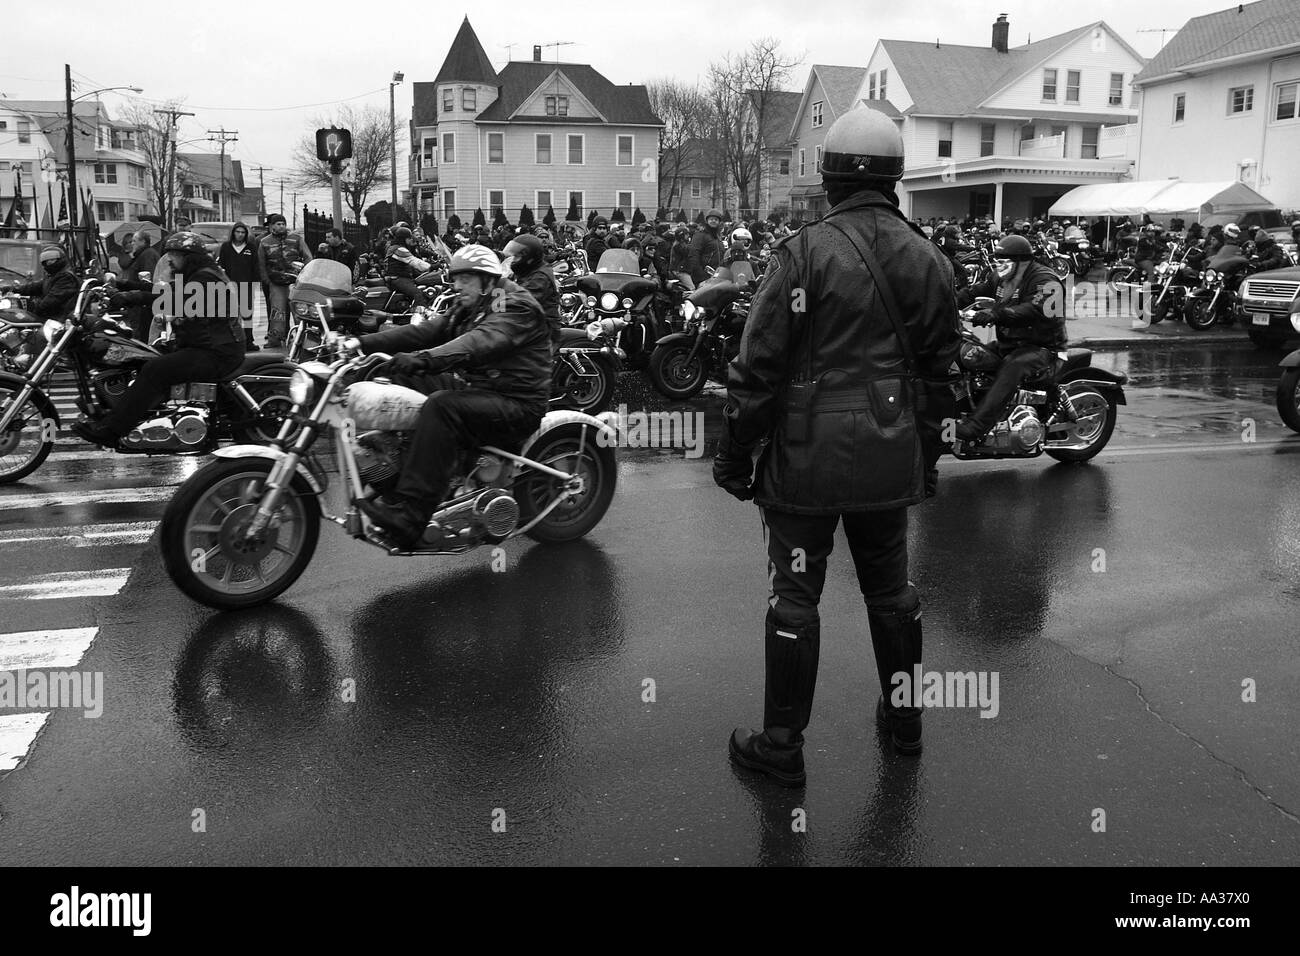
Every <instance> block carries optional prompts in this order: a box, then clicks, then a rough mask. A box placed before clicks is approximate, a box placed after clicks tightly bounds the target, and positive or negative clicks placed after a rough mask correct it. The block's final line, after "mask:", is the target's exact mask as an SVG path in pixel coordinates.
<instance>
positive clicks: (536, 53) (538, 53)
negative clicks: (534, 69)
mask: <svg viewBox="0 0 1300 956" xmlns="http://www.w3.org/2000/svg"><path fill="white" fill-rule="evenodd" d="M533 62H534V63H541V62H542V48H541V47H540V46H534V47H533Z"/></svg>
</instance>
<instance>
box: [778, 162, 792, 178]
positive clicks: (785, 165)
mask: <svg viewBox="0 0 1300 956" xmlns="http://www.w3.org/2000/svg"><path fill="white" fill-rule="evenodd" d="M779 171H780V174H781V175H782V176H789V175H790V160H788V159H783V160H781V162H780V164H779Z"/></svg>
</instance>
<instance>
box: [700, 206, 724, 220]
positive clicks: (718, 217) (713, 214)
mask: <svg viewBox="0 0 1300 956" xmlns="http://www.w3.org/2000/svg"><path fill="white" fill-rule="evenodd" d="M710 219H716V220H718V221H719V222H721V221H722V213H720V212H718V210H716V209H710V210H709V211H708V212H706V213H705V214H704V221H705V222H708V221H709V220H710Z"/></svg>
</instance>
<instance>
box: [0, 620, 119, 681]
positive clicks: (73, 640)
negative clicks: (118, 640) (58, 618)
mask: <svg viewBox="0 0 1300 956" xmlns="http://www.w3.org/2000/svg"><path fill="white" fill-rule="evenodd" d="M98 633H99V628H97V627H70V628H64V629H63V630H54V631H18V632H16V633H13V634H0V671H16V670H36V669H37V668H50V669H56V668H63V667H76V666H77V665H78V664H80V663H81V659H82V658H83V657H85V656H86V651H88V650H90V645H91V644H92V643H93V642H94V640H95V636H96V635H97V634H98Z"/></svg>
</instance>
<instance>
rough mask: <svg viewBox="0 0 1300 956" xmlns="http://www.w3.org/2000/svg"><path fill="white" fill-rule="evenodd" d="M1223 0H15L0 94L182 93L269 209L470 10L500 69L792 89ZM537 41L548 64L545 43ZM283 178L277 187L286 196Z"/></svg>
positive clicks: (0, 68)
mask: <svg viewBox="0 0 1300 956" xmlns="http://www.w3.org/2000/svg"><path fill="white" fill-rule="evenodd" d="M1227 6H1229V5H1228V4H1226V3H1224V2H1223V0H1143V2H1141V3H1134V2H1131V0H1125V2H1120V0H1095V2H1092V3H1083V4H1065V3H1059V2H1047V0H993V2H990V3H978V2H973V0H906V2H899V0H891V2H883V0H799V2H790V0H779V2H778V0H748V2H743V3H732V2H725V3H716V4H708V3H700V2H699V0H650V2H619V3H612V2H608V0H604V2H598V3H595V4H591V3H576V2H571V0H528V2H521V0H510V2H504V3H492V2H488V3H480V4H476V5H474V6H473V7H472V8H471V7H469V6H468V5H464V4H459V5H458V4H448V3H445V2H442V0H433V2H429V0H424V2H419V3H417V2H412V0H386V2H383V3H370V4H361V3H355V2H340V0H313V2H309V3H306V4H294V5H288V4H277V3H273V2H259V3H247V2H241V0H236V2H234V3H224V4H222V3H217V4H212V3H207V4H186V5H182V6H179V7H175V10H176V11H177V12H176V14H175V15H174V16H166V15H163V16H159V12H160V11H161V10H163V9H165V8H164V7H159V6H157V5H156V4H155V5H151V4H146V5H144V6H138V5H137V6H132V5H130V4H125V5H124V4H106V3H102V2H95V0H55V2H50V3H45V4H40V3H32V2H24V3H16V4H14V5H12V6H11V7H10V10H9V16H8V17H7V19H8V20H9V23H10V28H9V30H10V32H8V33H7V36H6V38H5V44H4V46H5V55H4V58H3V59H2V60H0V93H2V94H3V95H5V96H8V97H12V98H15V99H57V98H60V97H62V95H63V64H64V62H67V63H69V64H70V65H71V66H72V70H73V77H74V80H76V81H77V82H78V84H79V85H78V90H79V91H84V92H89V91H90V90H93V89H96V88H98V87H107V86H124V85H130V86H139V87H142V88H143V90H144V92H143V94H142V96H143V97H144V98H145V99H148V100H152V101H157V102H162V101H164V100H168V99H171V98H179V99H182V100H183V101H184V102H185V103H186V108H187V109H189V110H191V111H192V112H194V113H196V114H197V115H196V116H195V117H193V118H192V119H191V118H185V119H183V120H182V123H183V125H182V127H181V140H182V142H184V141H185V140H198V142H196V143H192V144H190V145H188V146H182V150H183V151H184V150H187V149H188V150H195V151H197V150H203V149H211V150H212V151H214V152H215V151H216V147H215V144H211V143H208V142H207V141H206V137H207V130H209V129H215V128H218V127H221V126H224V127H225V128H226V129H235V130H238V131H239V141H238V142H237V143H235V144H234V145H233V147H232V155H233V156H234V157H235V158H236V159H240V160H242V161H243V164H244V170H245V180H246V182H247V183H249V184H250V185H256V182H257V180H256V176H255V175H252V174H251V172H250V170H251V169H252V167H255V166H258V165H261V166H267V167H272V168H273V170H274V171H272V172H268V173H266V179H267V196H268V204H267V208H268V210H270V211H274V210H275V209H276V208H278V205H279V191H278V187H273V186H272V182H271V181H272V180H273V179H275V178H278V177H280V176H285V177H288V176H290V175H291V174H292V170H291V167H290V161H289V156H290V151H291V148H292V144H293V142H294V141H295V140H296V139H297V138H298V137H299V136H300V135H301V134H302V133H303V132H304V131H306V130H308V129H311V128H314V127H313V126H311V125H310V124H311V120H312V118H313V117H314V116H315V115H317V114H319V113H322V112H324V113H328V112H329V106H330V104H332V103H337V102H338V101H341V100H346V101H348V102H349V103H352V104H355V105H364V104H373V105H375V106H379V107H382V108H383V109H385V110H387V109H388V81H389V79H390V77H391V75H392V73H393V71H394V70H401V71H402V72H404V73H405V74H406V82H405V83H403V84H402V85H401V86H399V87H398V88H397V113H398V123H399V130H400V129H404V127H403V126H402V124H403V121H404V120H405V119H406V118H408V117H409V116H410V111H411V82H412V81H415V80H426V81H427V80H432V79H433V78H434V76H435V75H436V74H437V71H438V68H439V67H440V66H441V65H442V61H443V58H444V57H445V56H446V54H447V49H448V47H449V46H450V44H451V40H452V37H453V36H454V35H455V33H456V30H457V29H458V28H459V26H460V23H461V20H462V18H463V17H464V16H465V15H466V14H468V15H469V17H470V22H471V24H473V26H474V30H475V32H477V34H478V37H479V41H480V42H481V43H482V44H483V48H484V50H485V51H486V52H487V55H488V57H489V58H490V59H491V60H492V64H493V66H494V67H496V68H498V69H500V67H501V66H503V65H504V64H505V62H506V61H507V58H508V57H507V50H506V44H510V43H513V44H514V47H513V50H512V51H511V54H510V55H512V56H513V58H514V59H528V58H530V57H531V56H532V47H533V45H534V44H548V43H554V42H555V41H570V42H571V43H572V45H571V46H564V47H560V48H559V51H560V58H561V59H562V60H564V61H570V62H580V63H590V64H591V65H592V66H594V67H595V68H596V69H597V70H599V71H600V72H601V73H602V74H604V75H605V76H606V77H608V78H609V79H610V80H611V81H613V82H615V83H645V82H648V81H650V80H653V79H657V78H661V77H676V78H679V79H683V80H694V79H695V78H697V77H702V76H703V75H704V74H705V73H706V72H707V69H708V64H709V62H710V61H711V60H714V59H717V58H719V57H720V56H721V55H722V54H724V53H726V52H728V51H735V50H740V49H743V48H744V47H745V46H747V45H748V44H749V42H750V41H751V40H754V39H757V38H759V37H762V36H766V35H771V36H777V37H780V38H781V39H782V42H783V48H784V49H786V50H788V51H789V52H790V53H792V54H794V55H795V57H798V56H800V55H802V56H803V58H804V59H803V66H801V67H800V68H798V69H797V70H796V71H795V75H794V77H793V82H792V83H791V85H790V88H791V89H802V84H803V82H804V80H805V79H806V77H807V73H808V66H809V65H811V64H812V63H833V64H840V65H847V66H853V65H865V64H866V61H867V57H868V56H870V54H871V50H872V48H873V47H874V45H875V42H876V40H878V39H880V38H882V37H884V38H890V39H900V40H934V39H939V40H940V41H942V42H945V43H953V44H970V45H979V46H983V45H985V44H987V43H989V41H990V33H991V31H990V26H991V24H992V23H993V21H994V19H996V17H997V15H998V14H999V13H1006V14H1008V15H1009V18H1010V21H1011V44H1012V46H1018V45H1021V44H1023V43H1025V42H1027V41H1028V40H1030V39H1040V40H1041V39H1044V38H1046V37H1048V36H1051V35H1053V34H1057V33H1063V32H1065V31H1067V30H1071V29H1074V28H1075V27H1078V26H1082V25H1084V24H1085V23H1090V22H1093V21H1094V20H1105V21H1106V22H1107V23H1109V24H1110V25H1111V26H1112V27H1113V28H1114V29H1115V30H1116V31H1118V33H1119V34H1120V35H1121V36H1122V37H1123V38H1124V39H1125V40H1126V41H1127V42H1129V43H1130V44H1131V45H1132V46H1133V47H1134V48H1136V49H1137V51H1138V52H1139V53H1141V54H1142V55H1143V56H1146V57H1151V56H1154V55H1155V53H1156V52H1157V51H1158V50H1159V49H1160V46H1161V40H1162V37H1161V34H1159V33H1141V32H1138V31H1140V30H1149V29H1160V28H1171V29H1173V30H1176V29H1178V28H1179V27H1181V26H1182V25H1183V24H1184V23H1185V22H1186V21H1187V20H1188V19H1189V18H1191V17H1195V16H1200V15H1202V14H1205V13H1211V12H1213V11H1215V10H1221V9H1225V8H1226V7H1227ZM218 11H220V12H221V13H224V14H227V15H228V16H229V15H238V17H239V18H240V19H239V22H235V21H233V20H232V19H229V18H227V19H225V20H223V19H222V18H221V16H220V15H219V14H218ZM621 11H627V12H628V13H632V14H634V16H635V20H632V19H631V18H630V17H628V16H626V15H623V14H622V13H621ZM15 19H16V20H17V32H16V34H15V33H13V32H12V30H13V24H14V20H15ZM633 22H635V23H636V24H637V26H636V27H635V28H633V27H632V26H631V25H630V24H631V23H633ZM1170 36H1172V33H1171V34H1167V35H1165V36H1164V37H1163V39H1164V40H1165V41H1168V39H1169V37H1170ZM56 41H57V42H56ZM109 50H116V51H119V52H117V53H110V52H107V51H109ZM50 51H56V52H50ZM543 55H544V57H545V58H546V59H548V60H552V59H554V58H555V55H556V49H555V48H553V47H552V48H548V49H546V50H544V51H543ZM104 100H105V102H106V104H107V105H108V106H109V108H110V110H113V109H115V108H116V107H117V106H118V104H119V103H120V101H119V100H118V99H117V95H116V94H106V95H105V96H104ZM406 139H407V137H406V136H405V135H403V134H402V132H400V131H399V136H398V148H399V154H398V165H399V167H400V170H399V179H398V182H399V186H405V184H406V165H405V160H404V158H403V157H404V156H405V153H406V150H405V143H406ZM290 191H291V189H290V187H286V193H285V204H286V206H287V205H288V204H289V202H290V198H289V193H290ZM386 196H387V193H386V192H385V194H384V195H382V196H375V197H373V199H374V200H378V199H382V198H386ZM312 198H313V199H315V201H316V204H318V205H321V206H322V207H324V206H326V205H327V204H328V192H326V193H323V194H316V195H314V196H313V197H312ZM299 202H300V203H301V202H302V197H301V196H300V197H299Z"/></svg>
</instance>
